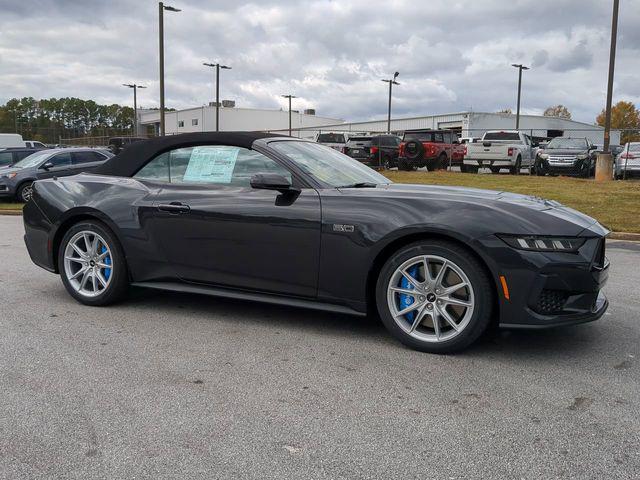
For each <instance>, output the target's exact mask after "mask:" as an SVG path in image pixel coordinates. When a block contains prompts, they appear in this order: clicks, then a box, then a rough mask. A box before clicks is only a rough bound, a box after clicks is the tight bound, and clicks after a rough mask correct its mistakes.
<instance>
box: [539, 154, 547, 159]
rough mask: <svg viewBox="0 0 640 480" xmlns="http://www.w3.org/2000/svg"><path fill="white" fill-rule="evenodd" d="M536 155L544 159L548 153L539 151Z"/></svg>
mask: <svg viewBox="0 0 640 480" xmlns="http://www.w3.org/2000/svg"><path fill="white" fill-rule="evenodd" d="M538 156H539V157H540V158H541V159H542V160H546V159H547V158H549V154H548V153H539V154H538Z"/></svg>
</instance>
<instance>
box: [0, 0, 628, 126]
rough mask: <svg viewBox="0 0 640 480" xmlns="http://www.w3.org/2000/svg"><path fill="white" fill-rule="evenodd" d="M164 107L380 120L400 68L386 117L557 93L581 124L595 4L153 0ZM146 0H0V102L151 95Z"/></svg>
mask: <svg viewBox="0 0 640 480" xmlns="http://www.w3.org/2000/svg"><path fill="white" fill-rule="evenodd" d="M168 3H170V4H171V5H174V6H176V7H178V8H181V9H182V10H183V11H182V12H180V13H170V12H167V13H166V15H165V45H166V55H165V70H166V100H167V105H168V106H171V107H176V108H184V107H190V106H199V105H203V104H206V103H207V102H209V101H211V100H212V98H213V92H214V85H213V71H212V70H211V69H210V68H205V67H203V66H202V62H204V61H221V62H224V63H226V64H228V65H231V66H232V67H233V69H232V70H225V71H224V72H222V78H221V93H222V96H223V98H230V99H235V100H236V101H237V105H238V106H244V107H261V108H281V107H285V103H284V100H283V99H282V98H281V97H280V95H282V94H287V93H292V94H295V95H296V96H297V97H298V98H297V99H296V100H294V105H295V106H294V108H307V107H313V108H316V110H317V111H318V114H319V115H324V116H333V117H336V118H343V119H347V120H360V119H370V118H384V117H385V115H386V108H387V104H386V102H387V86H386V85H385V84H384V83H382V82H381V81H380V80H381V79H382V78H389V76H390V75H392V74H393V72H394V71H399V72H400V77H399V78H398V81H399V82H400V84H401V85H399V86H398V87H396V88H395V89H394V96H393V110H394V115H398V116H409V115H426V114H432V113H445V112H451V111H462V110H468V109H471V108H472V109H474V110H476V111H480V110H486V111H497V110H499V109H502V108H507V107H510V108H514V107H515V97H516V95H515V91H516V90H515V89H516V82H517V72H516V71H515V69H513V68H512V67H511V66H510V65H511V63H516V62H517V63H520V62H522V63H525V64H527V65H530V66H531V67H532V69H531V70H529V71H527V72H525V73H524V78H523V108H524V109H525V110H526V111H532V112H533V111H542V110H544V109H545V108H546V107H547V106H549V105H552V104H557V103H562V104H565V105H567V106H568V107H569V109H570V110H571V111H572V113H573V117H574V118H576V119H579V120H584V121H588V122H592V121H593V118H594V117H595V115H596V114H597V113H598V112H599V111H600V110H601V108H602V105H603V103H604V92H605V90H606V68H607V62H608V39H609V28H610V16H611V6H610V4H609V2H583V1H581V0H565V1H563V2H556V1H552V0H519V1H517V2H508V3H507V2H504V1H500V0H483V1H482V2H478V1H473V0H454V1H450V0H430V1H429V2H415V1H411V0H384V1H383V0H340V1H332V0H299V1H295V0H264V1H258V0H255V1H253V2H251V1H249V2H247V1H243V0H238V1H222V0H168ZM157 8H158V7H157V2H155V1H151V0H141V1H133V0H130V1H127V0H110V1H109V2H104V1H102V0H101V1H98V0H84V1H82V2H78V1H72V0H23V1H21V2H15V1H11V0H0V11H2V12H3V14H2V16H1V17H0V72H2V75H0V101H5V100H7V99H8V98H11V97H14V96H18V97H19V96H34V97H52V96H56V97H60V96H78V97H82V98H93V99H95V100H96V101H99V102H108V103H111V102H117V103H123V104H129V103H131V92H130V91H129V90H128V89H125V88H124V87H121V86H120V85H121V84H122V83H127V82H136V83H139V84H144V85H147V86H148V87H149V88H148V89H147V90H144V91H142V92H141V93H140V96H139V103H140V104H141V105H142V106H148V107H153V106H157V105H158V84H159V82H158V66H157V50H158V38H157V34H158V32H157V14H158V12H157ZM620 18H621V20H620V42H619V50H618V59H617V73H616V75H617V77H616V78H617V79H618V82H617V85H618V86H619V88H618V90H616V93H615V95H616V97H617V96H619V95H627V97H625V98H629V97H631V98H632V99H637V98H638V91H637V87H636V85H637V80H636V79H637V75H636V72H635V71H636V67H635V65H637V60H636V58H637V56H638V50H639V49H640V33H638V32H639V30H638V29H637V28H636V27H637V25H638V23H640V0H627V1H625V2H623V5H622V7H621V17H620Z"/></svg>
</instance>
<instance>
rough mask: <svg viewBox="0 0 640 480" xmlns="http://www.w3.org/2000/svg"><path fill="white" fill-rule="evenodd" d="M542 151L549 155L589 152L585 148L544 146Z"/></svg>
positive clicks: (584, 153)
mask: <svg viewBox="0 0 640 480" xmlns="http://www.w3.org/2000/svg"><path fill="white" fill-rule="evenodd" d="M542 153H548V154H549V155H586V154H588V153H589V151H588V150H587V149H584V148H583V149H571V148H545V149H544V150H543V151H542Z"/></svg>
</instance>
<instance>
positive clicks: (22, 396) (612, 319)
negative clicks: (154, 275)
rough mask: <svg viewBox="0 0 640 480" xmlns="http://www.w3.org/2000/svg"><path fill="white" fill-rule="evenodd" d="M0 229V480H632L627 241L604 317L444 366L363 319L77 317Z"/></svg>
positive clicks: (639, 289)
mask: <svg viewBox="0 0 640 480" xmlns="http://www.w3.org/2000/svg"><path fill="white" fill-rule="evenodd" d="M22 234H23V229H22V219H21V218H20V217H6V216H4V217H3V216H0V267H1V268H0V299H1V300H2V306H1V307H0V332H1V333H0V478H7V479H21V478H25V479H26V478H29V479H37V478H82V479H89V478H108V479H120V478H129V479H133V478H154V479H158V478H189V479H197V478H207V479H208V478H239V479H243V478H255V479H267V478H278V479H283V478H313V479H320V478H332V479H333V478H345V479H346V478H349V479H353V478H381V479H390V478H403V479H408V478H420V479H425V478H438V479H457V478H594V479H595V478H607V479H614V478H615V479H617V478H619V479H629V478H640V408H639V406H640V398H639V397H640V268H638V267H639V266H640V244H633V243H624V242H611V243H610V244H609V245H608V256H609V258H610V260H611V264H612V266H611V274H610V280H609V283H608V285H607V287H606V293H607V294H608V296H609V298H610V300H611V306H610V308H609V311H608V313H607V314H606V315H605V317H603V319H602V320H600V321H598V322H594V323H591V324H588V325H582V326H577V327H571V328H563V329H557V330H550V331H528V332H527V331H504V332H500V333H498V334H497V335H494V336H491V337H487V338H486V339H484V340H483V341H481V342H480V343H479V344H478V345H476V346H475V347H473V348H471V349H469V350H467V351H466V352H464V353H462V354H458V355H455V356H437V355H428V354H423V353H418V352H414V351H411V350H408V349H407V348H404V347H403V346H401V345H400V344H398V343H397V342H396V341H394V340H393V339H392V338H391V337H390V336H389V335H388V334H387V333H386V331H385V330H384V328H383V327H382V326H381V325H380V324H379V323H378V322H377V321H376V320H374V319H366V318H358V317H350V316H343V315H335V314H329V313H321V312H313V311H306V310H300V309H292V308H284V307H275V306H270V305H262V304H257V303H243V302H235V301H229V300H220V299H215V298H209V297H200V296H194V295H186V294H172V293H158V292H150V291H135V292H133V294H132V296H131V298H130V299H129V300H128V301H127V302H125V303H122V304H119V305H116V306H113V307H108V308H90V307H85V306H82V305H80V304H78V303H76V302H75V301H74V300H73V299H72V298H71V297H70V296H69V295H67V293H66V291H65V290H64V287H63V286H62V284H61V282H60V280H59V278H58V277H57V276H56V275H53V274H50V273H48V272H45V271H44V270H41V269H39V268H38V267H36V266H35V265H33V264H32V263H31V261H30V260H29V258H28V255H27V252H26V250H25V248H24V245H23V242H22Z"/></svg>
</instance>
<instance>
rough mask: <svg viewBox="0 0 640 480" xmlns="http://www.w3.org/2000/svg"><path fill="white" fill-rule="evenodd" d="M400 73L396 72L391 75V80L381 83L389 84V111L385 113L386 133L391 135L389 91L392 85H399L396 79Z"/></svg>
mask: <svg viewBox="0 0 640 480" xmlns="http://www.w3.org/2000/svg"><path fill="white" fill-rule="evenodd" d="M398 75H400V72H396V73H394V74H393V78H392V79H389V80H382V81H383V82H387V83H388V84H389V110H388V112H387V133H391V89H392V88H393V86H394V85H400V84H399V83H398V82H396V78H398Z"/></svg>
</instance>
